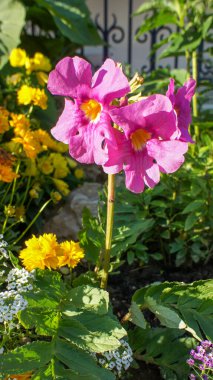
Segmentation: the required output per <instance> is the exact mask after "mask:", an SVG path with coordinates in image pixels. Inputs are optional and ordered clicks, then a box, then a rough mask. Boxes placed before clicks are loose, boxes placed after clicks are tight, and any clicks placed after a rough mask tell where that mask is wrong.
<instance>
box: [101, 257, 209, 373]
mask: <svg viewBox="0 0 213 380" xmlns="http://www.w3.org/2000/svg"><path fill="white" fill-rule="evenodd" d="M209 278H213V265H212V264H211V265H210V264H208V265H203V266H201V265H197V266H193V268H185V269H184V268H168V267H167V268H163V267H157V266H156V265H155V266H154V265H153V266H146V267H140V266H137V265H134V266H129V265H127V264H124V265H123V266H122V267H121V268H120V273H119V274H114V275H111V276H110V278H109V285H108V291H109V293H110V295H111V297H110V298H111V300H112V304H113V308H114V313H115V314H116V315H117V317H118V318H119V319H120V320H121V319H122V318H123V317H124V315H125V314H126V313H127V312H128V309H129V307H130V303H131V298H132V296H133V294H134V292H135V291H136V290H137V289H140V288H142V287H143V286H146V285H148V284H151V283H153V282H164V281H170V282H173V281H179V282H185V283H190V282H194V281H197V280H201V279H202V280H205V279H209ZM138 364H139V366H140V368H139V369H132V370H131V371H128V372H129V374H131V375H130V376H131V377H130V378H131V379H132V380H161V379H162V377H161V375H160V371H159V369H158V368H157V367H156V366H154V365H149V364H146V363H144V362H140V363H138ZM128 378H129V377H128Z"/></svg>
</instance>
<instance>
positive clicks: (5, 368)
mask: <svg viewBox="0 0 213 380" xmlns="http://www.w3.org/2000/svg"><path fill="white" fill-rule="evenodd" d="M52 348H53V346H52V343H50V342H33V343H30V344H27V345H25V346H22V347H19V348H17V349H15V350H14V351H11V352H10V353H8V354H6V355H1V362H0V373H1V374H3V375H8V374H11V373H16V374H19V373H24V372H27V371H32V370H33V371H34V370H36V369H38V368H41V367H42V366H44V365H45V364H47V363H48V362H49V361H50V360H51V358H52Z"/></svg>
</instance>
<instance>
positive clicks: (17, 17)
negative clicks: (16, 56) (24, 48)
mask: <svg viewBox="0 0 213 380" xmlns="http://www.w3.org/2000/svg"><path fill="white" fill-rule="evenodd" d="M25 13H26V12H25V8H24V6H23V5H22V4H21V3H20V1H16V0H1V2H0V68H2V66H3V65H4V64H5V63H6V61H7V59H8V55H9V53H10V51H11V50H12V49H13V48H15V47H16V46H17V45H18V44H19V43H20V34H21V30H22V28H23V25H24V22H25Z"/></svg>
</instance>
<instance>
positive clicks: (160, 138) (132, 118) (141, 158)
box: [103, 95, 188, 193]
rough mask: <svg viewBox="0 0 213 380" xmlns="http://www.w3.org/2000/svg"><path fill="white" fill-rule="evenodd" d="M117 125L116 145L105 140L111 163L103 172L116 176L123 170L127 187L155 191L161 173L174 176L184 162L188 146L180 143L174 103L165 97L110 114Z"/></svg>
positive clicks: (142, 102)
mask: <svg viewBox="0 0 213 380" xmlns="http://www.w3.org/2000/svg"><path fill="white" fill-rule="evenodd" d="M110 116H111V118H112V120H113V121H114V123H115V124H116V125H118V126H119V127H120V128H122V130H123V133H122V132H120V131H119V130H117V129H115V132H114V133H115V138H116V144H115V143H114V141H110V139H106V140H105V149H107V150H108V155H109V159H108V161H107V162H106V163H105V164H104V166H103V168H104V171H105V172H106V173H111V174H115V173H118V172H119V171H121V170H122V169H123V170H124V172H125V176H126V187H127V188H128V189H129V190H131V191H133V192H135V193H140V192H142V191H143V190H144V184H146V185H147V186H148V187H150V188H153V187H154V186H155V185H156V184H157V183H158V182H159V180H160V172H164V173H173V172H175V171H176V170H177V169H178V168H179V167H180V166H181V165H182V163H183V162H184V156H183V155H184V153H186V151H187V149H188V144H187V143H186V142H183V141H179V140H176V138H177V136H178V134H179V130H178V128H177V126H176V125H177V117H176V114H175V112H174V109H173V106H172V103H171V102H170V100H169V99H168V98H167V97H166V96H164V95H152V96H149V97H148V98H146V99H145V100H141V101H139V102H137V103H133V104H130V105H128V106H125V107H122V108H115V109H113V110H111V111H110Z"/></svg>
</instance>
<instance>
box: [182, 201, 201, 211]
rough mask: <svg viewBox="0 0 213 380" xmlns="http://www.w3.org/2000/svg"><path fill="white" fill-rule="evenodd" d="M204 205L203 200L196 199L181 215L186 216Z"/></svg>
mask: <svg viewBox="0 0 213 380" xmlns="http://www.w3.org/2000/svg"><path fill="white" fill-rule="evenodd" d="M204 204H205V200H204V199H196V200H195V201H192V202H190V203H189V204H188V205H187V206H186V207H185V208H184V210H183V211H182V214H188V213H190V212H192V211H195V210H198V209H200V208H202V207H203V206H204Z"/></svg>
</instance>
